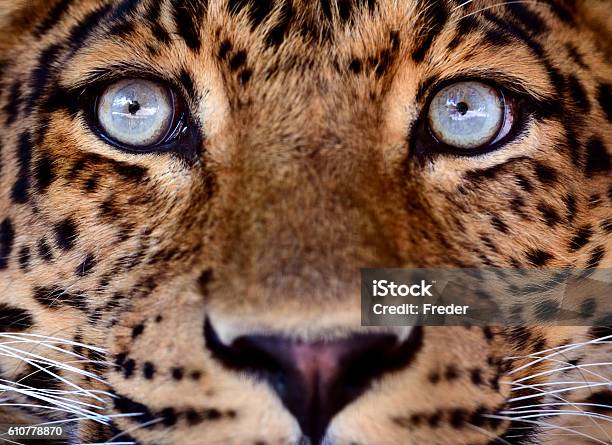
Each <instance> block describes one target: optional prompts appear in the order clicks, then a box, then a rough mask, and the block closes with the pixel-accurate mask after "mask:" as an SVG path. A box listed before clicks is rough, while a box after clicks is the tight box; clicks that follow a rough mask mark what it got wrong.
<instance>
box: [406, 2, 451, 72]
mask: <svg viewBox="0 0 612 445" xmlns="http://www.w3.org/2000/svg"><path fill="white" fill-rule="evenodd" d="M418 10H419V12H420V14H419V18H420V22H421V23H419V24H418V25H417V26H418V27H419V31H418V34H417V38H416V40H417V43H416V46H415V49H414V51H413V52H412V60H413V61H415V62H417V63H420V62H422V61H423V60H424V59H425V55H426V54H427V51H428V50H429V48H430V47H431V45H432V44H433V42H434V40H435V39H436V37H437V36H438V35H439V34H440V32H442V29H443V28H444V25H445V24H446V21H447V20H448V11H447V10H446V5H445V3H444V2H440V1H436V0H419V2H418Z"/></svg>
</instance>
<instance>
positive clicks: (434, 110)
mask: <svg viewBox="0 0 612 445" xmlns="http://www.w3.org/2000/svg"><path fill="white" fill-rule="evenodd" d="M505 114H506V104H505V101H504V96H503V95H502V93H501V92H500V91H498V90H497V89H495V88H493V87H491V86H489V85H487V84H484V83H481V82H476V81H465V82H456V83H453V84H451V85H448V86H446V87H445V88H442V89H441V90H440V91H438V93H436V95H435V96H434V97H433V99H432V100H431V102H430V105H429V111H428V116H427V117H428V122H429V128H430V130H431V133H432V134H433V136H434V137H435V138H436V139H437V140H438V141H439V142H442V143H443V144H446V145H448V146H451V147H454V148H458V149H473V148H477V147H482V146H484V145H486V144H489V143H491V142H493V141H494V140H496V139H498V135H499V133H500V130H501V129H502V128H503V127H504V116H505Z"/></svg>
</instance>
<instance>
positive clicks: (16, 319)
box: [0, 303, 34, 332]
mask: <svg viewBox="0 0 612 445" xmlns="http://www.w3.org/2000/svg"><path fill="white" fill-rule="evenodd" d="M33 324H34V317H32V314H31V313H30V312H28V311H26V310H25V309H21V308H18V307H15V306H9V305H7V304H5V303H0V332H16V331H25V330H27V329H30V328H31V327H32V325H33Z"/></svg>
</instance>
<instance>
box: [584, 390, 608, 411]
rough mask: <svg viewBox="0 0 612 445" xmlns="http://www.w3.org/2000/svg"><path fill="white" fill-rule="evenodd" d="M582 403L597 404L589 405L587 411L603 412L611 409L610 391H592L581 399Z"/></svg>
mask: <svg viewBox="0 0 612 445" xmlns="http://www.w3.org/2000/svg"><path fill="white" fill-rule="evenodd" d="M582 402H583V403H587V404H591V405H599V406H589V408H588V409H589V411H594V412H599V413H604V412H609V411H611V410H612V391H610V390H607V389H605V390H603V391H598V392H594V393H592V394H591V395H589V396H588V397H587V398H586V399H584V400H583V401H582Z"/></svg>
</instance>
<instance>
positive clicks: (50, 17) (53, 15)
mask: <svg viewBox="0 0 612 445" xmlns="http://www.w3.org/2000/svg"><path fill="white" fill-rule="evenodd" d="M73 1H74V0H60V1H58V2H57V3H56V4H55V5H54V6H53V8H51V9H50V10H49V12H47V14H45V16H44V19H43V20H42V21H41V22H40V23H39V24H38V25H37V26H36V29H35V30H34V35H35V36H36V37H38V38H40V37H42V36H44V35H45V34H46V33H47V32H49V31H50V30H51V29H52V28H53V27H55V25H57V24H58V23H59V21H60V20H61V19H62V16H63V15H64V14H65V13H66V11H67V10H68V8H69V7H70V4H71V3H72V2H73Z"/></svg>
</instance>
